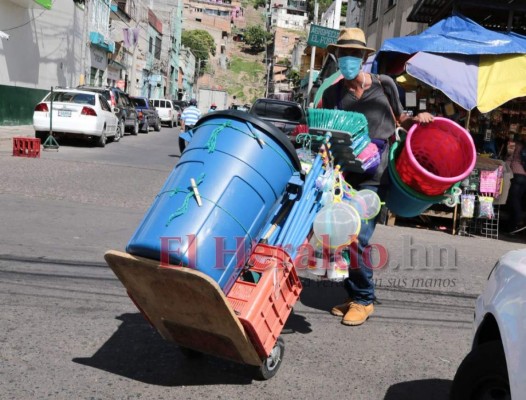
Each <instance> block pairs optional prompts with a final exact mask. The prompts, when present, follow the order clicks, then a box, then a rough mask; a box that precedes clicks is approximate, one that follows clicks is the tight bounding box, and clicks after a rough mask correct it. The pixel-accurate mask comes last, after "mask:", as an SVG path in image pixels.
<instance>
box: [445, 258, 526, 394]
mask: <svg viewBox="0 0 526 400" xmlns="http://www.w3.org/2000/svg"><path fill="white" fill-rule="evenodd" d="M524 371H526V249H523V250H514V251H510V252H508V253H506V254H505V255H504V256H502V257H501V258H500V259H499V261H498V262H497V263H496V264H495V267H494V268H493V270H492V271H491V273H490V275H489V277H488V282H487V283H486V287H485V288H484V291H483V292H482V294H481V295H480V296H479V297H478V299H477V302H476V306H475V321H474V337H473V344H472V349H471V352H470V353H469V354H468V355H467V356H466V357H465V358H464V360H463V361H462V363H461V364H460V366H459V368H458V370H457V372H456V374H455V378H454V380H453V385H452V387H451V399H452V400H466V399H523V398H524V395H525V393H526V380H525V379H524Z"/></svg>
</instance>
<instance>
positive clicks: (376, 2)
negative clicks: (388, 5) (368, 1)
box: [371, 0, 378, 22]
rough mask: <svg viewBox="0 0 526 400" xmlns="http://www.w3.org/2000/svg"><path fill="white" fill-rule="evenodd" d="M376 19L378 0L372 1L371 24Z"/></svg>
mask: <svg viewBox="0 0 526 400" xmlns="http://www.w3.org/2000/svg"><path fill="white" fill-rule="evenodd" d="M377 19H378V0H373V7H372V9H371V22H374V21H376V20H377Z"/></svg>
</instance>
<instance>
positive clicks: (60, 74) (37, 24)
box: [0, 0, 106, 125]
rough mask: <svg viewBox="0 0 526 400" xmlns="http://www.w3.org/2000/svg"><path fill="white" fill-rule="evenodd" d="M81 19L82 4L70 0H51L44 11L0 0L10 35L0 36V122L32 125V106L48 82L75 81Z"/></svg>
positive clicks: (1, 22)
mask: <svg viewBox="0 0 526 400" xmlns="http://www.w3.org/2000/svg"><path fill="white" fill-rule="evenodd" d="M83 23H84V10H83V8H81V7H79V6H78V5H76V4H75V3H74V2H73V1H71V0H56V1H55V2H53V4H52V5H51V8H49V9H48V8H44V7H42V6H41V5H39V4H37V3H36V2H30V1H23V2H22V1H17V0H13V1H11V0H3V1H1V2H0V30H1V31H3V32H5V33H6V34H7V35H9V39H0V125H19V124H30V123H32V117H33V109H34V107H35V105H36V104H37V103H38V102H39V101H40V100H42V98H43V97H44V96H45V95H46V93H47V92H48V91H49V90H50V88H51V87H52V86H76V85H77V84H78V83H79V79H80V75H81V61H82V60H81V58H82V51H81V50H82V48H83V46H82V43H83V40H82V27H83ZM103 55H104V57H102V60H100V63H101V64H100V65H102V64H103V63H104V62H105V60H106V57H105V54H103ZM96 62H97V60H96V59H94V63H96Z"/></svg>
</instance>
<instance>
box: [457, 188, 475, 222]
mask: <svg viewBox="0 0 526 400" xmlns="http://www.w3.org/2000/svg"><path fill="white" fill-rule="evenodd" d="M460 198H461V201H460V216H461V217H462V218H473V216H474V214H475V195H474V194H469V193H467V194H462V196H461V197H460Z"/></svg>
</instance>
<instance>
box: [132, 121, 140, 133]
mask: <svg viewBox="0 0 526 400" xmlns="http://www.w3.org/2000/svg"><path fill="white" fill-rule="evenodd" d="M131 134H132V135H133V136H137V135H138V134H139V121H137V120H135V123H134V124H133V129H132V131H131Z"/></svg>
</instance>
